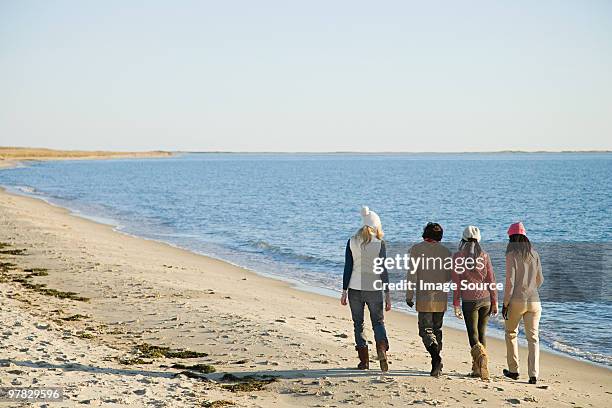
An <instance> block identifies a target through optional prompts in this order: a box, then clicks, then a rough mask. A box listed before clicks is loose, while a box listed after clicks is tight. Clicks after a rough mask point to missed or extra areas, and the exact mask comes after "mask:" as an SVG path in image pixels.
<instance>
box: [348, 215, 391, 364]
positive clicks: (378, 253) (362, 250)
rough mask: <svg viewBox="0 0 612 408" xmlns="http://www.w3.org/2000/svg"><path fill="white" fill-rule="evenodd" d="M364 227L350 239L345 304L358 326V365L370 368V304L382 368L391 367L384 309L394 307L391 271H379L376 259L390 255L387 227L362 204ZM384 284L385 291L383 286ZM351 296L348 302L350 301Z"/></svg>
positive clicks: (356, 339) (356, 334)
mask: <svg viewBox="0 0 612 408" xmlns="http://www.w3.org/2000/svg"><path fill="white" fill-rule="evenodd" d="M361 217H362V220H363V225H362V227H361V228H360V229H359V230H358V231H357V233H356V234H355V235H353V236H352V237H351V238H350V239H349V240H348V242H347V243H346V251H345V264H344V276H343V286H342V297H341V299H340V302H341V303H342V305H346V304H347V303H348V304H349V305H350V308H351V316H352V318H353V326H354V329H355V350H357V353H358V355H359V365H358V366H357V368H359V369H361V370H365V369H368V368H370V360H369V352H368V344H367V342H366V338H365V335H364V309H365V306H366V305H367V306H368V310H369V311H370V320H371V321H372V329H373V331H374V339H375V340H376V352H377V356H378V360H379V362H380V368H381V370H382V371H387V370H388V369H389V365H388V363H387V350H389V341H388V339H387V331H386V329H385V322H384V311H383V298H384V309H385V310H387V311H389V310H391V298H390V296H389V288H388V285H385V283H386V284H388V283H389V275H388V273H387V270H386V269H383V272H382V273H376V271H375V269H374V260H375V259H376V258H378V257H380V258H383V259H384V258H385V257H386V248H385V241H383V235H384V233H383V230H382V225H381V223H380V218H379V217H378V215H377V214H376V213H375V212H374V211H371V210H370V209H369V208H368V207H365V206H364V207H362V208H361ZM383 287H384V295H383V289H382V288H383ZM347 299H348V302H347Z"/></svg>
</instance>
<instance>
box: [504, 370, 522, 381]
mask: <svg viewBox="0 0 612 408" xmlns="http://www.w3.org/2000/svg"><path fill="white" fill-rule="evenodd" d="M504 375H505V376H506V377H508V378H512V379H513V380H518V378H519V374H518V373H513V372H512V371H510V370H506V369H505V368H504Z"/></svg>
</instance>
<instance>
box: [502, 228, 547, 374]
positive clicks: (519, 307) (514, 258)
mask: <svg viewBox="0 0 612 408" xmlns="http://www.w3.org/2000/svg"><path fill="white" fill-rule="evenodd" d="M508 236H509V237H510V241H509V243H508V247H507V248H506V286H505V288H504V306H503V308H502V315H503V316H504V319H505V320H506V356H507V360H508V369H507V370H506V369H504V375H505V376H506V377H509V378H512V379H514V380H516V379H518V377H519V356H518V340H517V335H518V328H519V324H520V322H521V320H523V322H524V324H525V335H526V337H527V344H528V349H529V358H528V372H529V383H530V384H535V383H536V382H537V378H538V371H539V365H540V361H539V360H540V345H539V338H538V327H539V325H540V316H541V314H542V305H541V303H540V297H539V295H538V289H539V287H540V286H542V283H544V276H543V275H542V264H541V263H540V255H539V254H538V253H537V252H536V251H535V250H534V249H533V248H532V247H531V243H530V242H529V239H528V238H527V232H526V231H525V227H524V226H523V224H522V223H520V222H517V223H514V224H512V225H510V228H508Z"/></svg>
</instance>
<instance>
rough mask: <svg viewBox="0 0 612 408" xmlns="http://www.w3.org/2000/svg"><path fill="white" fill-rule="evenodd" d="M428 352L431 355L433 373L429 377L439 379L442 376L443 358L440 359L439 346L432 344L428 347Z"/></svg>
mask: <svg viewBox="0 0 612 408" xmlns="http://www.w3.org/2000/svg"><path fill="white" fill-rule="evenodd" d="M427 351H429V354H430V355H431V372H430V373H429V375H431V376H432V377H439V376H440V374H442V367H443V365H442V357H440V350H438V345H437V344H435V343H434V344H432V345H431V346H429V347H427Z"/></svg>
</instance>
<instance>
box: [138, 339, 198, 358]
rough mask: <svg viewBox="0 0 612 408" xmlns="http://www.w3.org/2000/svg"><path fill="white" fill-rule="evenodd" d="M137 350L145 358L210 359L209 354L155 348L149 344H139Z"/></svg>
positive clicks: (163, 347) (161, 347) (162, 347)
mask: <svg viewBox="0 0 612 408" xmlns="http://www.w3.org/2000/svg"><path fill="white" fill-rule="evenodd" d="M136 350H138V351H139V352H140V354H142V355H143V357H148V358H161V357H166V358H200V357H208V353H201V352H198V351H190V350H182V349H177V350H172V349H170V347H165V346H154V345H151V344H148V343H143V344H139V345H137V346H136Z"/></svg>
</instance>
